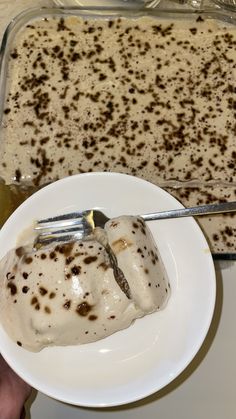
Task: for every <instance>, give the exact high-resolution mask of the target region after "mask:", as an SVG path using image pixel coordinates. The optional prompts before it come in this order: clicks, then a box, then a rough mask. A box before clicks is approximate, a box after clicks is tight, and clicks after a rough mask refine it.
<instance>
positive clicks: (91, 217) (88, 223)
mask: <svg viewBox="0 0 236 419" xmlns="http://www.w3.org/2000/svg"><path fill="white" fill-rule="evenodd" d="M234 211H236V201H233V202H223V203H218V204H209V205H201V206H197V207H191V208H184V209H176V210H169V211H161V212H154V213H150V214H143V215H140V217H142V218H143V220H144V221H153V220H163V219H168V218H180V217H190V216H199V215H210V214H219V213H226V212H234ZM107 221H109V218H108V217H107V216H106V215H105V214H104V213H103V212H102V211H99V210H97V209H91V210H86V211H81V212H72V213H69V214H63V215H58V216H55V217H50V218H45V219H42V220H38V221H37V222H36V225H35V228H34V229H35V231H36V232H37V233H39V234H38V235H37V237H36V239H35V242H34V246H35V247H41V246H44V245H49V244H50V243H52V242H67V241H72V240H78V239H82V238H86V237H88V236H90V235H91V234H92V232H93V230H94V228H95V227H102V228H103V227H104V225H105V223H106V222H107Z"/></svg>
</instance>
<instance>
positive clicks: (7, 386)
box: [0, 355, 31, 419]
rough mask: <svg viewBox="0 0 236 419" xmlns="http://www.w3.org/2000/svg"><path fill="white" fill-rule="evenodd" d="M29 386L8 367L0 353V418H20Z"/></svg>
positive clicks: (29, 389)
mask: <svg viewBox="0 0 236 419" xmlns="http://www.w3.org/2000/svg"><path fill="white" fill-rule="evenodd" d="M30 392H31V387H30V386H29V385H28V384H26V383H25V382H24V381H23V380H22V379H21V378H20V377H18V375H17V374H15V372H14V371H12V369H11V368H10V367H9V365H8V364H7V363H6V361H5V360H4V359H3V357H2V356H1V355H0V418H1V419H21V418H22V416H21V414H22V410H23V408H24V403H25V401H26V400H27V398H28V397H29V395H30Z"/></svg>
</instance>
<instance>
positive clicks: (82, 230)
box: [39, 226, 93, 237]
mask: <svg viewBox="0 0 236 419" xmlns="http://www.w3.org/2000/svg"><path fill="white" fill-rule="evenodd" d="M92 230H93V229H92V227H89V226H81V228H78V227H73V228H66V229H62V230H53V231H45V232H42V233H40V234H39V237H46V236H59V235H62V234H69V233H78V234H81V235H88V234H91V233H92Z"/></svg>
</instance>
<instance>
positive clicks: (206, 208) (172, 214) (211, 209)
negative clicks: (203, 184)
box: [140, 201, 236, 221]
mask: <svg viewBox="0 0 236 419" xmlns="http://www.w3.org/2000/svg"><path fill="white" fill-rule="evenodd" d="M233 211H236V201H233V202H222V203H220V204H209V205H199V206H197V207H191V208H183V209H176V210H170V211H161V212H153V213H151V214H144V215H140V217H142V218H143V219H144V220H145V221H153V220H164V219H167V218H180V217H191V216H193V215H210V214H221V213H224V212H233Z"/></svg>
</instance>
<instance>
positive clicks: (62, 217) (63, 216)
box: [37, 210, 93, 224]
mask: <svg viewBox="0 0 236 419" xmlns="http://www.w3.org/2000/svg"><path fill="white" fill-rule="evenodd" d="M92 213H93V211H92V210H86V211H80V212H71V213H69V214H61V215H57V216H55V217H49V218H44V219H42V220H38V221H37V223H38V224H47V223H54V222H55V221H65V220H72V219H75V218H77V219H82V218H84V217H87V216H89V215H90V214H91V216H92Z"/></svg>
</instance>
